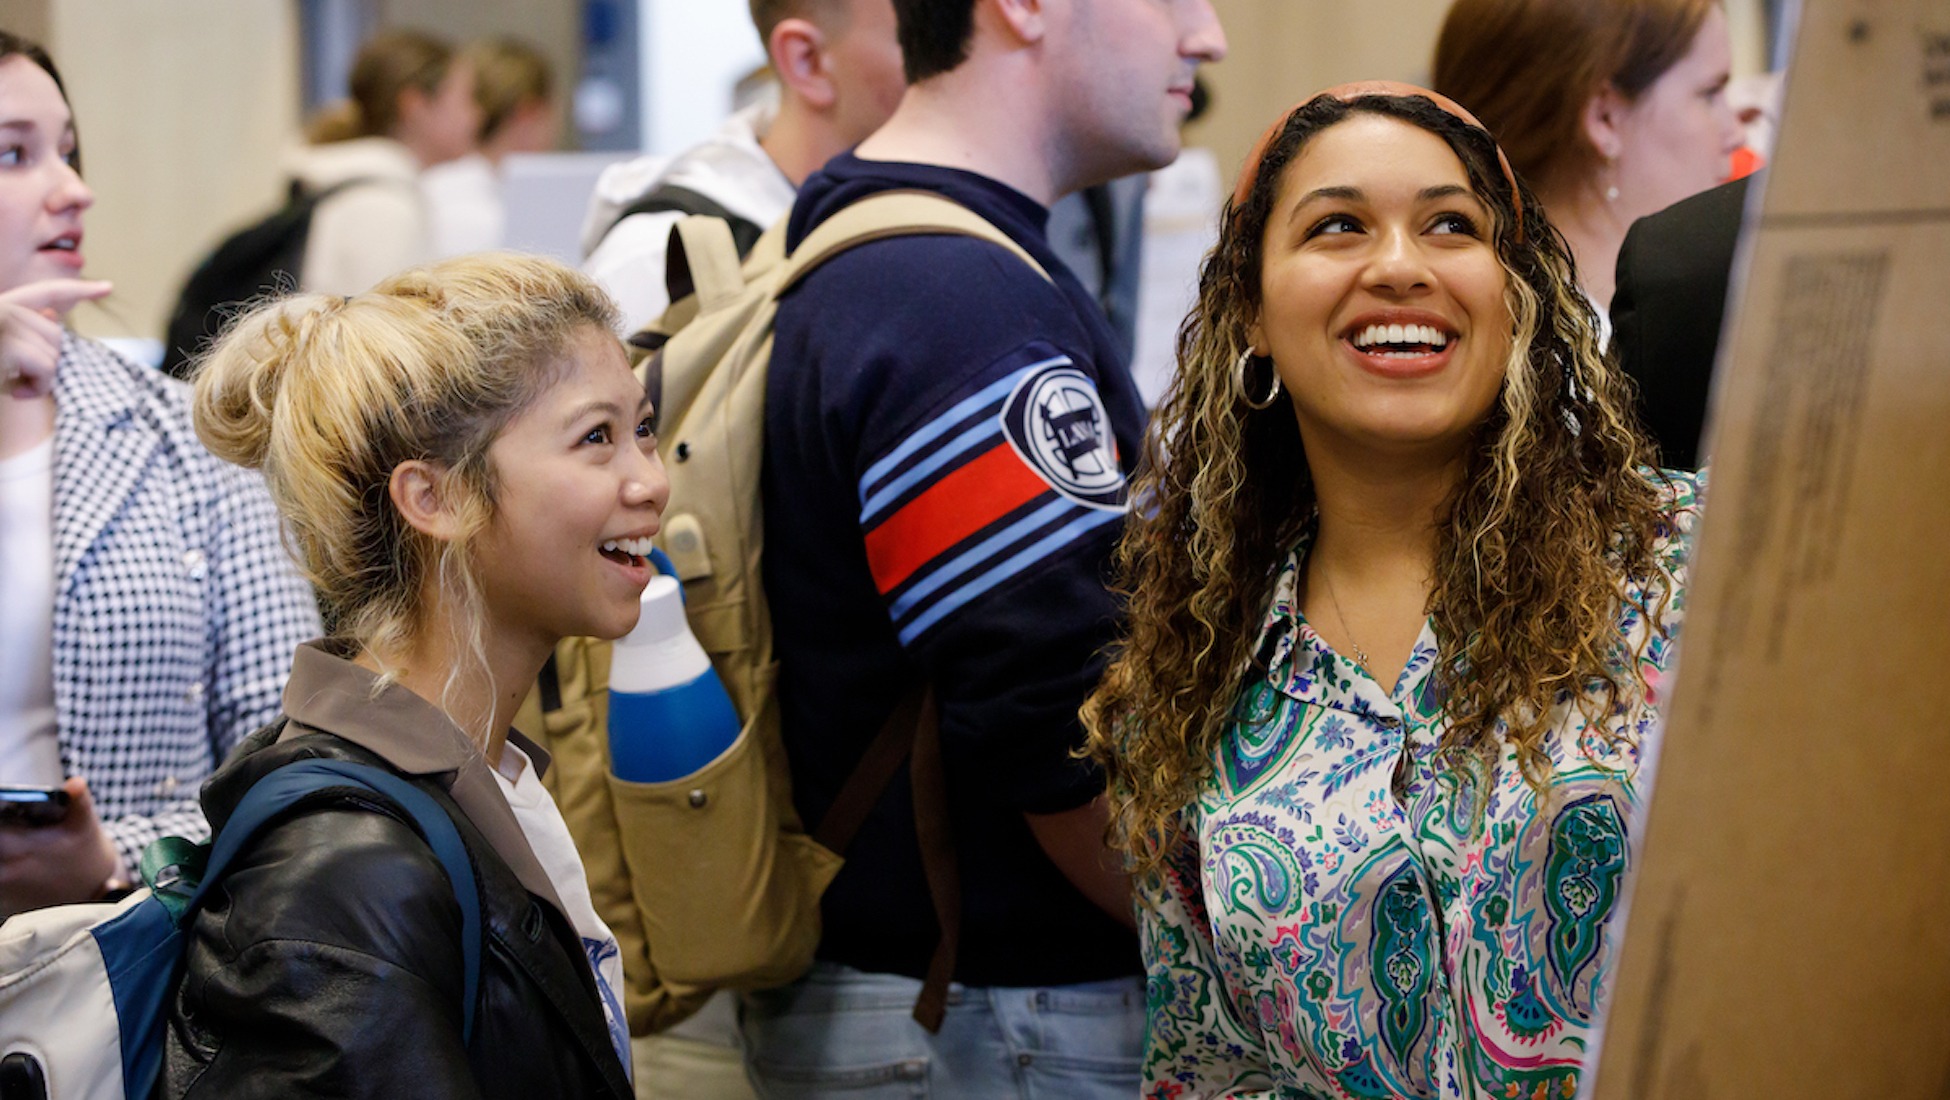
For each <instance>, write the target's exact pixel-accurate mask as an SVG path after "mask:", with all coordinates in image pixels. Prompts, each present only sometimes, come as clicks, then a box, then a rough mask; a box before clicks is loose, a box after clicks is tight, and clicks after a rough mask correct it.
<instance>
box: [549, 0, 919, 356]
mask: <svg viewBox="0 0 1950 1100" xmlns="http://www.w3.org/2000/svg"><path fill="white" fill-rule="evenodd" d="M751 9H752V22H753V23H754V24H755V25H756V26H757V28H758V34H759V38H760V40H761V41H763V42H764V43H765V47H766V53H767V55H768V56H769V58H770V59H771V68H772V71H773V73H774V74H775V75H776V80H777V83H778V100H777V102H776V104H773V103H761V104H758V105H754V106H752V107H748V108H746V109H744V110H742V111H739V112H738V113H737V114H734V115H733V116H732V117H731V118H730V119H728V120H727V121H726V122H725V124H724V126H723V127H722V128H721V129H720V130H719V131H718V133H717V135H716V136H715V137H713V138H712V139H711V140H710V141H707V142H705V143H704V144H702V145H699V146H697V147H695V148H692V149H688V150H686V151H684V152H683V153H680V154H678V155H677V156H676V157H674V158H672V159H671V160H670V161H668V162H667V163H666V162H663V161H661V160H660V159H659V158H654V157H646V158H638V159H636V160H632V161H629V162H627V163H625V164H622V165H618V166H616V167H613V168H610V169H609V170H607V171H605V172H604V173H603V175H602V178H601V179H600V180H599V181H598V182H597V184H596V194H595V197H594V198H593V199H592V200H591V205H590V213H589V217H588V220H587V221H586V223H585V225H584V242H583V243H584V249H585V251H587V252H588V253H589V258H588V260H587V261H585V262H584V264H583V268H584V270H586V271H587V272H588V273H589V274H590V275H591V276H593V277H594V278H595V279H596V281H597V282H599V283H601V284H602V285H603V289H605V290H607V291H609V293H610V296H611V297H613V298H615V299H616V302H617V304H618V305H619V306H620V307H622V311H623V323H624V326H625V328H626V330H627V331H631V332H634V331H636V330H637V329H639V328H642V327H643V326H644V325H645V324H647V323H649V322H650V321H653V320H655V319H656V318H657V316H658V314H660V313H662V312H663V310H664V307H665V306H667V305H669V304H670V299H669V295H668V293H667V292H666V291H665V289H664V250H665V249H666V248H667V247H668V246H669V242H670V229H671V227H672V226H673V225H675V224H677V222H678V220H679V219H681V218H683V217H684V216H685V215H686V214H710V215H714V216H716V217H721V218H724V219H725V220H726V221H727V222H729V223H730V225H731V227H732V235H733V237H734V238H736V239H737V241H738V247H739V251H740V252H745V251H749V250H750V248H751V246H752V243H753V242H754V241H756V240H757V239H758V235H759V234H760V233H762V232H764V230H765V229H766V227H768V226H770V225H771V224H772V223H773V222H776V221H778V220H779V219H780V218H782V217H784V216H785V212H786V211H787V210H788V209H790V208H791V206H792V198H793V195H794V194H795V193H796V192H797V189H798V187H799V184H800V183H801V182H802V181H804V180H805V178H806V177H807V176H809V175H811V174H812V173H813V171H814V170H815V169H817V168H818V167H819V166H820V165H822V164H825V163H826V162H827V161H828V160H830V159H831V158H832V157H833V156H834V155H836V154H838V153H840V152H843V151H845V150H847V149H851V148H852V147H853V146H855V145H857V144H859V142H860V141H861V140H862V139H864V138H865V137H866V136H867V135H868V134H870V133H872V132H873V131H874V129H875V128H877V127H878V126H879V125H880V124H881V123H882V122H885V121H886V120H887V116H888V115H890V114H892V113H893V110H894V105H895V104H897V103H899V102H900V98H901V93H902V91H903V90H905V88H906V82H905V81H904V80H903V79H902V76H901V60H900V46H899V45H898V44H897V43H896V42H895V40H894V11H893V7H892V5H891V3H890V2H889V0H751Z"/></svg>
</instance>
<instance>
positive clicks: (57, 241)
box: [41, 237, 78, 252]
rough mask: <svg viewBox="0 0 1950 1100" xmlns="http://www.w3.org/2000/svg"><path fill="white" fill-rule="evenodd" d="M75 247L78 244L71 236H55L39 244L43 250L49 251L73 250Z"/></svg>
mask: <svg viewBox="0 0 1950 1100" xmlns="http://www.w3.org/2000/svg"><path fill="white" fill-rule="evenodd" d="M76 247H78V246H77V244H76V242H75V239H74V238H73V237H56V238H54V239H53V240H51V241H49V242H47V243H46V244H44V245H42V246H41V248H42V249H43V250H46V251H49V252H73V251H74V250H75V248H76Z"/></svg>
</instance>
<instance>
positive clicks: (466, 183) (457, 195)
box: [420, 153, 508, 260]
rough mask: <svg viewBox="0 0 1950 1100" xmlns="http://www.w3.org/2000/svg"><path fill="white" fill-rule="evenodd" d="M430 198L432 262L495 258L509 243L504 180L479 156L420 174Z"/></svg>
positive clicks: (448, 163) (429, 218)
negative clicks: (479, 255) (493, 253)
mask: <svg viewBox="0 0 1950 1100" xmlns="http://www.w3.org/2000/svg"><path fill="white" fill-rule="evenodd" d="M420 193H421V194H422V195H425V196H426V201H427V221H428V224H429V227H430V229H431V244H432V252H433V258H434V259H439V260H444V259H446V258H448V257H449V256H465V255H467V254H468V253H470V252H491V251H493V250H494V249H497V248H500V247H501V243H502V241H503V240H505V239H506V237H507V224H508V213H507V210H506V209H505V208H504V207H503V205H502V202H501V176H500V174H499V173H497V172H496V171H495V170H494V165H492V164H489V163H488V159H487V158H486V157H484V156H482V155H481V154H479V153H470V154H468V155H467V156H464V157H461V158H460V159H459V160H450V161H448V162H447V163H445V164H436V165H434V166H433V167H431V168H429V169H427V170H426V171H424V172H422V173H420Z"/></svg>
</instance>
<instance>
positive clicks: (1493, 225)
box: [1084, 83, 1695, 1100]
mask: <svg viewBox="0 0 1950 1100" xmlns="http://www.w3.org/2000/svg"><path fill="white" fill-rule="evenodd" d="M1179 362H1180V369H1179V376H1178V379H1177V381H1176V382H1175V384H1174V386H1173V388H1172V390H1171V391H1170V392H1169V393H1168V394H1167V396H1166V398H1165V402H1164V404H1163V406H1162V407H1161V408H1160V410H1159V413H1158V416H1157V419H1156V420H1155V421H1154V423H1153V426H1152V431H1151V433H1150V435H1149V437H1148V443H1147V446H1148V449H1149V452H1150V453H1149V454H1148V455H1147V457H1146V461H1145V462H1144V463H1142V464H1141V466H1140V470H1141V471H1142V472H1141V473H1140V476H1139V478H1138V483H1137V485H1136V486H1135V487H1134V491H1133V499H1135V500H1144V501H1149V502H1150V503H1151V506H1150V507H1149V508H1146V509H1143V510H1134V511H1133V513H1132V517H1131V520H1130V523H1129V525H1128V526H1127V527H1126V531H1125V535H1124V541H1123V544H1122V546H1121V547H1120V551H1119V566H1120V570H1121V578H1122V584H1123V587H1124V588H1125V590H1126V591H1127V592H1128V593H1129V601H1130V602H1129V604H1128V622H1129V625H1128V637H1127V640H1126V642H1125V644H1124V646H1123V648H1122V651H1121V652H1120V653H1119V654H1118V655H1117V657H1116V659H1115V660H1114V662H1113V664H1112V665H1111V668H1110V670H1109V671H1108V673H1107V674H1106V676H1105V679H1104V682H1103V684H1102V685H1101V686H1100V687H1099V689H1098V691H1097V692H1096V694H1095V695H1093V696H1092V697H1091V699H1090V700H1089V701H1088V702H1087V703H1086V704H1085V708H1084V719H1085V724H1086V726H1087V727H1088V729H1089V731H1090V747H1091V749H1092V751H1093V752H1094V754H1095V755H1096V757H1097V758H1098V759H1100V760H1101V761H1103V763H1104V764H1105V766H1106V768H1107V770H1108V772H1109V776H1110V784H1111V786H1110V790H1111V798H1112V803H1113V807H1114V812H1115V817H1114V821H1115V825H1116V832H1117V837H1118V839H1119V841H1120V842H1121V844H1122V846H1123V847H1124V848H1125V849H1126V851H1127V852H1128V854H1129V856H1130V859H1131V863H1132V866H1133V868H1134V871H1135V873H1136V876H1137V883H1138V888H1139V896H1140V898H1141V900H1142V901H1143V906H1142V911H1141V913H1140V926H1141V930H1142V933H1143V939H1142V943H1143V949H1144V955H1145V964H1146V968H1147V979H1148V983H1149V988H1150V990H1151V997H1150V1018H1149V1021H1148V1024H1149V1026H1148V1028H1147V1047H1146V1057H1145V1090H1144V1091H1145V1095H1146V1096H1159V1097H1174V1098H1177V1100H1192V1098H1194V1097H1220V1096H1225V1097H1253V1098H1264V1100H1271V1098H1273V1097H1295V1096H1304V1097H1326V1096H1360V1097H1390V1096H1394V1097H1444V1098H1458V1100H1460V1098H1465V1097H1466V1098H1475V1097H1487V1096H1497V1097H1504V1096H1521V1097H1526V1098H1529V1097H1546V1096H1548V1097H1558V1098H1568V1097H1570V1096H1571V1095H1572V1094H1573V1093H1574V1092H1575V1089H1576V1084H1577V1080H1578V1077H1579V1074H1580V1072H1581V1066H1582V1062H1583V1058H1584V1054H1585V1051H1586V1049H1587V1046H1588V1042H1589V1038H1590V1035H1591V1028H1592V1022H1593V1019H1594V1015H1595V1013H1596V1009H1597V1006H1598V1004H1599V1003H1600V1000H1601V998H1602V996H1603V992H1604V989H1605V987H1606V982H1607V979H1608V977H1609V974H1610V963H1611V958H1612V951H1611V948H1610V946H1609V944H1608V942H1607V939H1606V928H1607V924H1608V922H1609V920H1610V918H1611V916H1612V915H1613V912H1614V910H1615V907H1616V904H1617V901H1618V896H1619V895H1618V891H1619V887H1620V885H1621V884H1622V881H1623V876H1624V873H1625V869H1626V862H1627V860H1628V858H1629V853H1630V851H1631V847H1630V834H1631V831H1632V829H1633V828H1634V827H1635V826H1636V822H1637V817H1636V813H1637V809H1638V807H1639V805H1640V803H1641V801H1642V799H1643V796H1644V791H1643V788H1642V782H1641V778H1640V773H1639V761H1640V759H1641V754H1642V753H1643V752H1645V751H1647V750H1649V749H1650V748H1651V747H1652V742H1653V740H1654V739H1655V738H1656V737H1657V732H1658V728H1659V700H1658V698H1657V696H1656V694H1655V693H1654V688H1655V686H1656V685H1657V684H1658V682H1659V678H1660V677H1661V675H1663V673H1664V671H1665V669H1666V668H1667V667H1668V664H1669V662H1670V659H1671V652H1672V651H1671V644H1672V637H1673V633H1674V631H1675V630H1676V628H1677V627H1678V625H1679V620H1680V614H1681V610H1680V609H1681V607H1682V604H1683V594H1684V590H1685V566H1684V553H1685V549H1686V544H1687V533H1688V531H1689V530H1690V528H1691V525H1692V518H1693V515H1694V512H1695V504H1694V496H1695V484H1694V482H1693V481H1692V480H1691V479H1690V477H1688V476H1686V475H1668V474H1662V473H1659V472H1655V471H1652V470H1649V469H1646V468H1644V467H1643V466H1641V465H1640V463H1641V456H1643V455H1645V454H1646V453H1647V452H1646V444H1645V443H1644V441H1643V440H1642V439H1641V437H1640V436H1639V434H1638V433H1637V431H1636V430H1635V429H1634V428H1633V426H1632V424H1631V421H1630V419H1629V417H1628V416H1627V415H1626V414H1625V412H1624V411H1623V410H1625V409H1626V391H1625V388H1624V385H1623V383H1622V381H1621V378H1620V376H1619V375H1618V373H1617V372H1616V370H1614V369H1613V368H1612V367H1611V366H1609V365H1608V364H1607V362H1606V361H1605V359H1604V357H1603V356H1602V355H1601V353H1600V351H1599V343H1598V320H1597V317H1596V315H1595V314H1594V313H1593V312H1592V309H1591V307H1590V305H1589V304H1588V303H1587V302H1586V300H1585V299H1584V297H1583V296H1582V295H1580V294H1579V293H1578V290H1577V287H1576V285H1575V284H1574V283H1573V282H1572V266H1571V262H1570V258H1569V256H1568V255H1567V253H1566V251H1565V247H1564V244H1563V241H1562V240H1561V239H1560V238H1559V237H1558V235H1557V233H1556V231H1555V230H1553V229H1552V228H1551V226H1550V224H1549V223H1548V222H1547V221H1546V220H1545V219H1544V216H1543V210H1542V208H1541V207H1540V206H1539V205H1538V204H1537V202H1536V200H1535V199H1534V198H1532V197H1531V196H1529V195H1528V194H1525V193H1523V192H1521V191H1519V190H1518V187H1517V177H1516V175H1515V174H1514V173H1512V172H1511V171H1510V170H1509V167H1508V165H1507V164H1506V163H1505V162H1503V161H1502V159H1501V156H1500V154H1499V152H1498V150H1497V148H1496V146H1495V144H1494V142H1492V141H1491V139H1490V137H1489V135H1488V134H1487V133H1485V132H1484V131H1483V129H1482V128H1481V127H1480V126H1479V125H1477V124H1476V123H1475V121H1474V120H1473V119H1471V118H1470V117H1469V116H1468V115H1466V114H1464V113H1462V112H1460V111H1459V110H1458V109H1457V108H1455V107H1454V105H1453V104H1451V103H1449V102H1447V101H1446V100H1442V99H1440V98H1439V97H1436V96H1434V95H1433V94H1432V93H1427V92H1424V91H1422V90H1421V89H1415V88H1410V87H1407V86H1405V85H1393V84H1382V83H1375V84H1367V85H1351V86H1346V87H1343V88H1337V89H1333V90H1331V91H1329V92H1326V93H1323V94H1321V95H1319V96H1317V97H1315V98H1314V99H1311V100H1309V101H1307V102H1306V103H1304V104H1302V105H1300V106H1299V107H1296V108H1295V109H1294V110H1292V111H1291V112H1289V113H1288V114H1287V115H1286V116H1285V117H1284V118H1282V119H1281V120H1280V121H1279V122H1277V123H1276V124H1275V125H1274V126H1273V128H1272V129H1270V130H1268V131H1267V134H1266V136H1265V137H1264V138H1263V139H1262V141H1261V144H1260V147H1259V149H1258V150H1256V151H1255V154H1254V156H1253V157H1251V158H1249V160H1248V162H1247V166H1246V168H1245V170H1244V172H1243V173H1242V174H1241V177H1240V180H1239V184H1238V188H1237V190H1236V192H1235V193H1234V196H1233V199H1232V201H1231V203H1230V204H1228V206H1227V209H1226V211H1225V214H1224V217H1223V220H1222V223H1221V229H1220V239H1219V243H1218V246H1217V247H1216V249H1215V250H1214V251H1213V252H1212V254H1211V255H1210V257H1209V258H1208V259H1207V260H1206V263H1205V267H1204V270H1203V272H1202V275H1201V278H1200V284H1199V303H1198V307H1197V309H1196V310H1195V312H1194V313H1193V314H1192V315H1191V317H1189V318H1188V319H1187V321H1186V323H1185V326H1184V329H1183V330H1182V332H1181V334H1180V337H1179Z"/></svg>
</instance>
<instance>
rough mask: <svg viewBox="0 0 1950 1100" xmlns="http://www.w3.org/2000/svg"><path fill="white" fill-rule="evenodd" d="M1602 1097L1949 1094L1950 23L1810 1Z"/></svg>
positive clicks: (1735, 330) (1732, 347) (1947, 1)
mask: <svg viewBox="0 0 1950 1100" xmlns="http://www.w3.org/2000/svg"><path fill="white" fill-rule="evenodd" d="M1745 232H1746V234H1747V238H1746V242H1745V252H1744V261H1743V265H1742V266H1741V268H1739V269H1737V270H1736V272H1735V286H1736V288H1737V289H1736V292H1735V297H1734V299H1733V300H1732V302H1731V305H1732V306H1733V309H1732V311H1731V313H1730V317H1731V320H1730V322H1729V325H1728V334H1729V335H1730V337H1731V342H1730V343H1729V344H1727V345H1726V346H1725V347H1723V348H1722V357H1721V366H1720V369H1719V372H1718V375H1717V379H1716V389H1715V394H1714V401H1713V412H1712V420H1713V423H1712V425H1711V427H1710V431H1711V433H1712V434H1711V436H1710V439H1711V440H1712V448H1713V462H1712V467H1711V474H1710V483H1709V487H1708V490H1707V498H1706V505H1705V508H1706V510H1705V514H1704V517H1703V519H1702V522H1701V527H1700V542H1699V545H1698V546H1697V548H1696V555H1697V556H1696V558H1695V567H1694V572H1693V590H1692V594H1691V603H1690V605H1689V610H1688V619H1687V624H1686V627H1685V637H1684V640H1683V642H1682V646H1681V652H1680V658H1679V660H1680V666H1679V671H1678V674H1677V679H1676V681H1675V682H1674V684H1673V691H1672V709H1671V710H1670V712H1669V717H1668V724H1667V728H1666V734H1665V740H1664V745H1663V748H1662V750H1661V758H1660V760H1659V762H1658V773H1657V780H1656V786H1655V790H1654V795H1653V800H1652V803H1651V806H1650V810H1649V819H1648V822H1647V825H1646V828H1645V830H1644V833H1643V837H1644V847H1643V849H1642V851H1641V853H1640V856H1641V858H1640V865H1639V869H1638V872H1637V878H1636V880H1635V883H1634V887H1633V897H1632V902H1631V909H1630V912H1629V918H1628V921H1627V924H1626V926H1625V932H1624V935H1625V939H1624V942H1623V947H1622V951H1621V956H1620V960H1619V971H1618V974H1617V982H1616V985H1615V987H1614V994H1613V1001H1612V1004H1611V1008H1610V1013H1609V1018H1608V1021H1607V1025H1606V1032H1605V1039H1604V1050H1603V1057H1602V1059H1601V1061H1600V1065H1599V1068H1598V1075H1597V1080H1596V1085H1595V1088H1594V1090H1593V1093H1594V1095H1595V1096H1597V1097H1598V1098H1599V1100H1666V1098H1672V1100H1679V1098H1684V1100H1730V1098H1735V1097H1740V1098H1746V1097H1768V1098H1775V1097H1788V1098H1794V1097H1821V1098H1823V1100H1850V1098H1855V1097H1861V1098H1868V1097H1875V1098H1877V1100H1894V1098H1905V1097H1931V1098H1940V1097H1950V0H1805V2H1804V4H1803V6H1802V11H1801V15H1800V26H1799V33H1798V37H1797V40H1796V44H1795V48H1794V55H1793V60H1792V62H1791V64H1790V67H1789V70H1788V85H1787V99H1786V104H1785V106H1784V109H1783V115H1782V129H1781V134H1780V140H1779V145H1778V146H1777V149H1776V157H1775V160H1774V166H1773V169H1772V172H1771V178H1770V179H1769V180H1768V181H1767V184H1766V187H1765V190H1764V193H1763V194H1762V195H1761V196H1760V202H1759V206H1758V209H1754V208H1750V209H1749V211H1748V214H1747V226H1746V230H1745Z"/></svg>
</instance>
